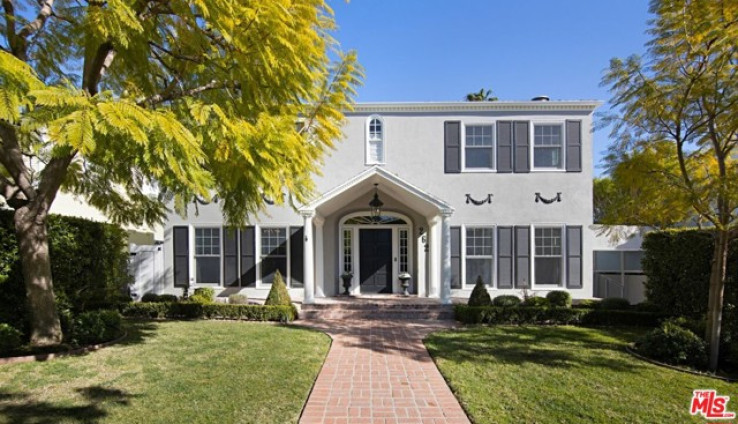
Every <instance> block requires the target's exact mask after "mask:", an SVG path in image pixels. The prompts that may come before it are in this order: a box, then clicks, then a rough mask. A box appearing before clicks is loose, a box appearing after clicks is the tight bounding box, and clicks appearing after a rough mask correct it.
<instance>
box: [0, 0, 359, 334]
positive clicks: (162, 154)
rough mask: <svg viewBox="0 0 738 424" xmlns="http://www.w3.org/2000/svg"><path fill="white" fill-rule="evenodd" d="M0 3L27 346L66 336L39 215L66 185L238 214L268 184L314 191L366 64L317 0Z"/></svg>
mask: <svg viewBox="0 0 738 424" xmlns="http://www.w3.org/2000/svg"><path fill="white" fill-rule="evenodd" d="M2 5H3V10H2V12H0V194H1V195H2V196H3V197H4V198H5V199H6V201H7V203H8V204H9V205H10V206H11V207H12V208H14V209H15V215H14V222H15V231H16V233H17V236H18V240H19V248H20V255H21V258H22V264H23V274H24V280H25V284H26V289H27V294H28V302H29V307H30V308H31V311H32V319H31V321H32V322H31V328H32V334H31V341H32V343H34V344H36V345H46V344H55V343H58V342H60V341H61V337H62V335H61V329H60V325H59V318H58V315H57V312H56V309H55V305H54V295H53V285H52V279H51V268H50V264H49V255H48V236H47V230H46V220H47V214H48V211H49V208H50V207H51V205H52V203H53V201H54V198H55V196H56V194H57V193H58V191H59V190H60V189H63V190H68V191H69V192H71V193H74V194H76V195H80V196H82V197H83V198H85V199H86V200H87V201H88V202H89V203H90V204H91V205H93V206H95V207H97V208H99V209H100V210H102V211H103V212H104V213H106V214H107V215H108V216H109V217H110V218H111V219H112V220H113V221H114V222H117V223H141V222H146V223H149V224H152V223H156V222H160V221H161V220H162V219H163V218H164V216H165V214H166V213H167V210H168V209H167V206H166V205H167V204H168V201H169V200H172V203H171V204H172V205H173V207H174V209H175V210H176V211H178V212H180V213H184V212H185V210H186V205H187V204H188V203H189V202H190V201H192V199H194V198H199V199H205V200H206V201H207V200H209V199H210V198H211V196H212V195H214V194H217V195H219V197H220V199H222V200H221V203H220V205H221V208H222V210H223V213H224V215H225V217H226V219H227V221H228V223H229V224H231V225H242V224H243V223H245V222H246V221H247V219H248V217H249V216H250V215H251V214H253V213H254V212H256V211H258V210H260V209H261V208H263V207H264V200H263V196H267V197H270V198H272V199H281V198H282V196H281V193H282V192H283V191H287V192H288V193H290V195H291V197H290V199H291V200H293V201H295V202H303V201H305V200H306V199H307V198H308V196H309V195H310V193H311V191H312V189H313V184H312V180H311V176H312V174H313V173H314V172H316V163H319V162H320V161H321V158H322V155H323V153H324V151H325V150H326V149H328V148H331V147H332V145H333V142H334V140H336V139H339V138H340V135H341V123H342V120H343V118H344V115H343V113H344V111H346V110H350V109H351V103H352V96H353V95H354V86H355V85H356V84H357V83H358V82H359V80H360V78H361V70H360V68H359V67H358V65H357V63H356V60H355V59H356V58H355V54H354V53H351V52H350V53H346V54H344V53H342V52H341V51H340V50H339V48H338V46H337V44H336V43H335V41H334V40H333V38H332V37H331V36H330V31H331V30H333V29H334V20H333V17H332V12H331V10H330V8H329V7H328V6H327V5H326V4H325V3H324V1H323V0H282V1H257V0H253V1H238V2H231V1H222V0H195V1H190V2H188V1H181V0H167V1H164V0H153V1H128V0H108V1H91V2H82V3H80V2H76V1H71V0H41V1H38V2H36V1H28V0H25V1H21V0H18V1H16V0H7V1H3V3H2ZM331 57H334V58H335V60H331ZM39 165H41V166H39ZM152 186H153V187H156V188H157V190H158V191H159V193H160V195H159V196H152V195H150V194H148V193H150V191H149V188H150V187H152Z"/></svg>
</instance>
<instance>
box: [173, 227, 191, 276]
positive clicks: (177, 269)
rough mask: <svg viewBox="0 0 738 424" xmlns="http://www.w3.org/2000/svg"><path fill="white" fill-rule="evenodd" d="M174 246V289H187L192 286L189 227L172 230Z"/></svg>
mask: <svg viewBox="0 0 738 424" xmlns="http://www.w3.org/2000/svg"><path fill="white" fill-rule="evenodd" d="M172 239H173V240H172V244H173V245H174V287H187V286H189V284H190V238H189V229H188V228H187V227H174V228H173V229H172Z"/></svg>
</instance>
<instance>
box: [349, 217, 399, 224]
mask: <svg viewBox="0 0 738 424" xmlns="http://www.w3.org/2000/svg"><path fill="white" fill-rule="evenodd" d="M343 224H344V225H367V224H381V225H407V222H405V220H404V219H402V218H400V217H396V216H389V215H382V216H379V217H377V218H376V219H375V218H372V217H371V216H369V215H366V216H355V217H353V218H349V219H347V220H346V222H344V223H343Z"/></svg>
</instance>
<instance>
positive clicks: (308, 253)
mask: <svg viewBox="0 0 738 424" xmlns="http://www.w3.org/2000/svg"><path fill="white" fill-rule="evenodd" d="M300 214H301V215H302V218H303V219H304V221H305V222H304V229H305V239H304V240H303V242H304V243H305V245H304V247H305V249H304V252H305V263H304V271H305V272H304V274H305V275H304V278H305V294H304V295H303V299H302V303H303V304H310V303H315V269H314V267H315V254H314V246H313V217H314V216H315V211H302V212H301V213H300Z"/></svg>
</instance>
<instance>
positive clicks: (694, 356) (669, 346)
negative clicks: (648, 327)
mask: <svg viewBox="0 0 738 424" xmlns="http://www.w3.org/2000/svg"><path fill="white" fill-rule="evenodd" d="M636 349H637V351H638V352H639V353H641V354H643V355H644V356H647V357H649V358H652V359H655V360H657V361H661V362H665V363H667V364H673V365H688V366H692V367H696V368H701V367H704V366H705V365H706V364H707V353H706V351H707V349H706V345H705V342H704V340H702V339H701V338H699V337H698V336H697V335H696V334H694V333H693V332H691V331H690V330H687V329H686V328H683V327H680V326H679V325H677V324H675V323H674V322H665V323H664V324H662V325H661V326H660V327H659V328H656V329H654V330H652V331H651V332H650V333H648V334H646V335H645V336H643V337H642V338H641V339H640V340H638V342H637V343H636Z"/></svg>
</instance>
